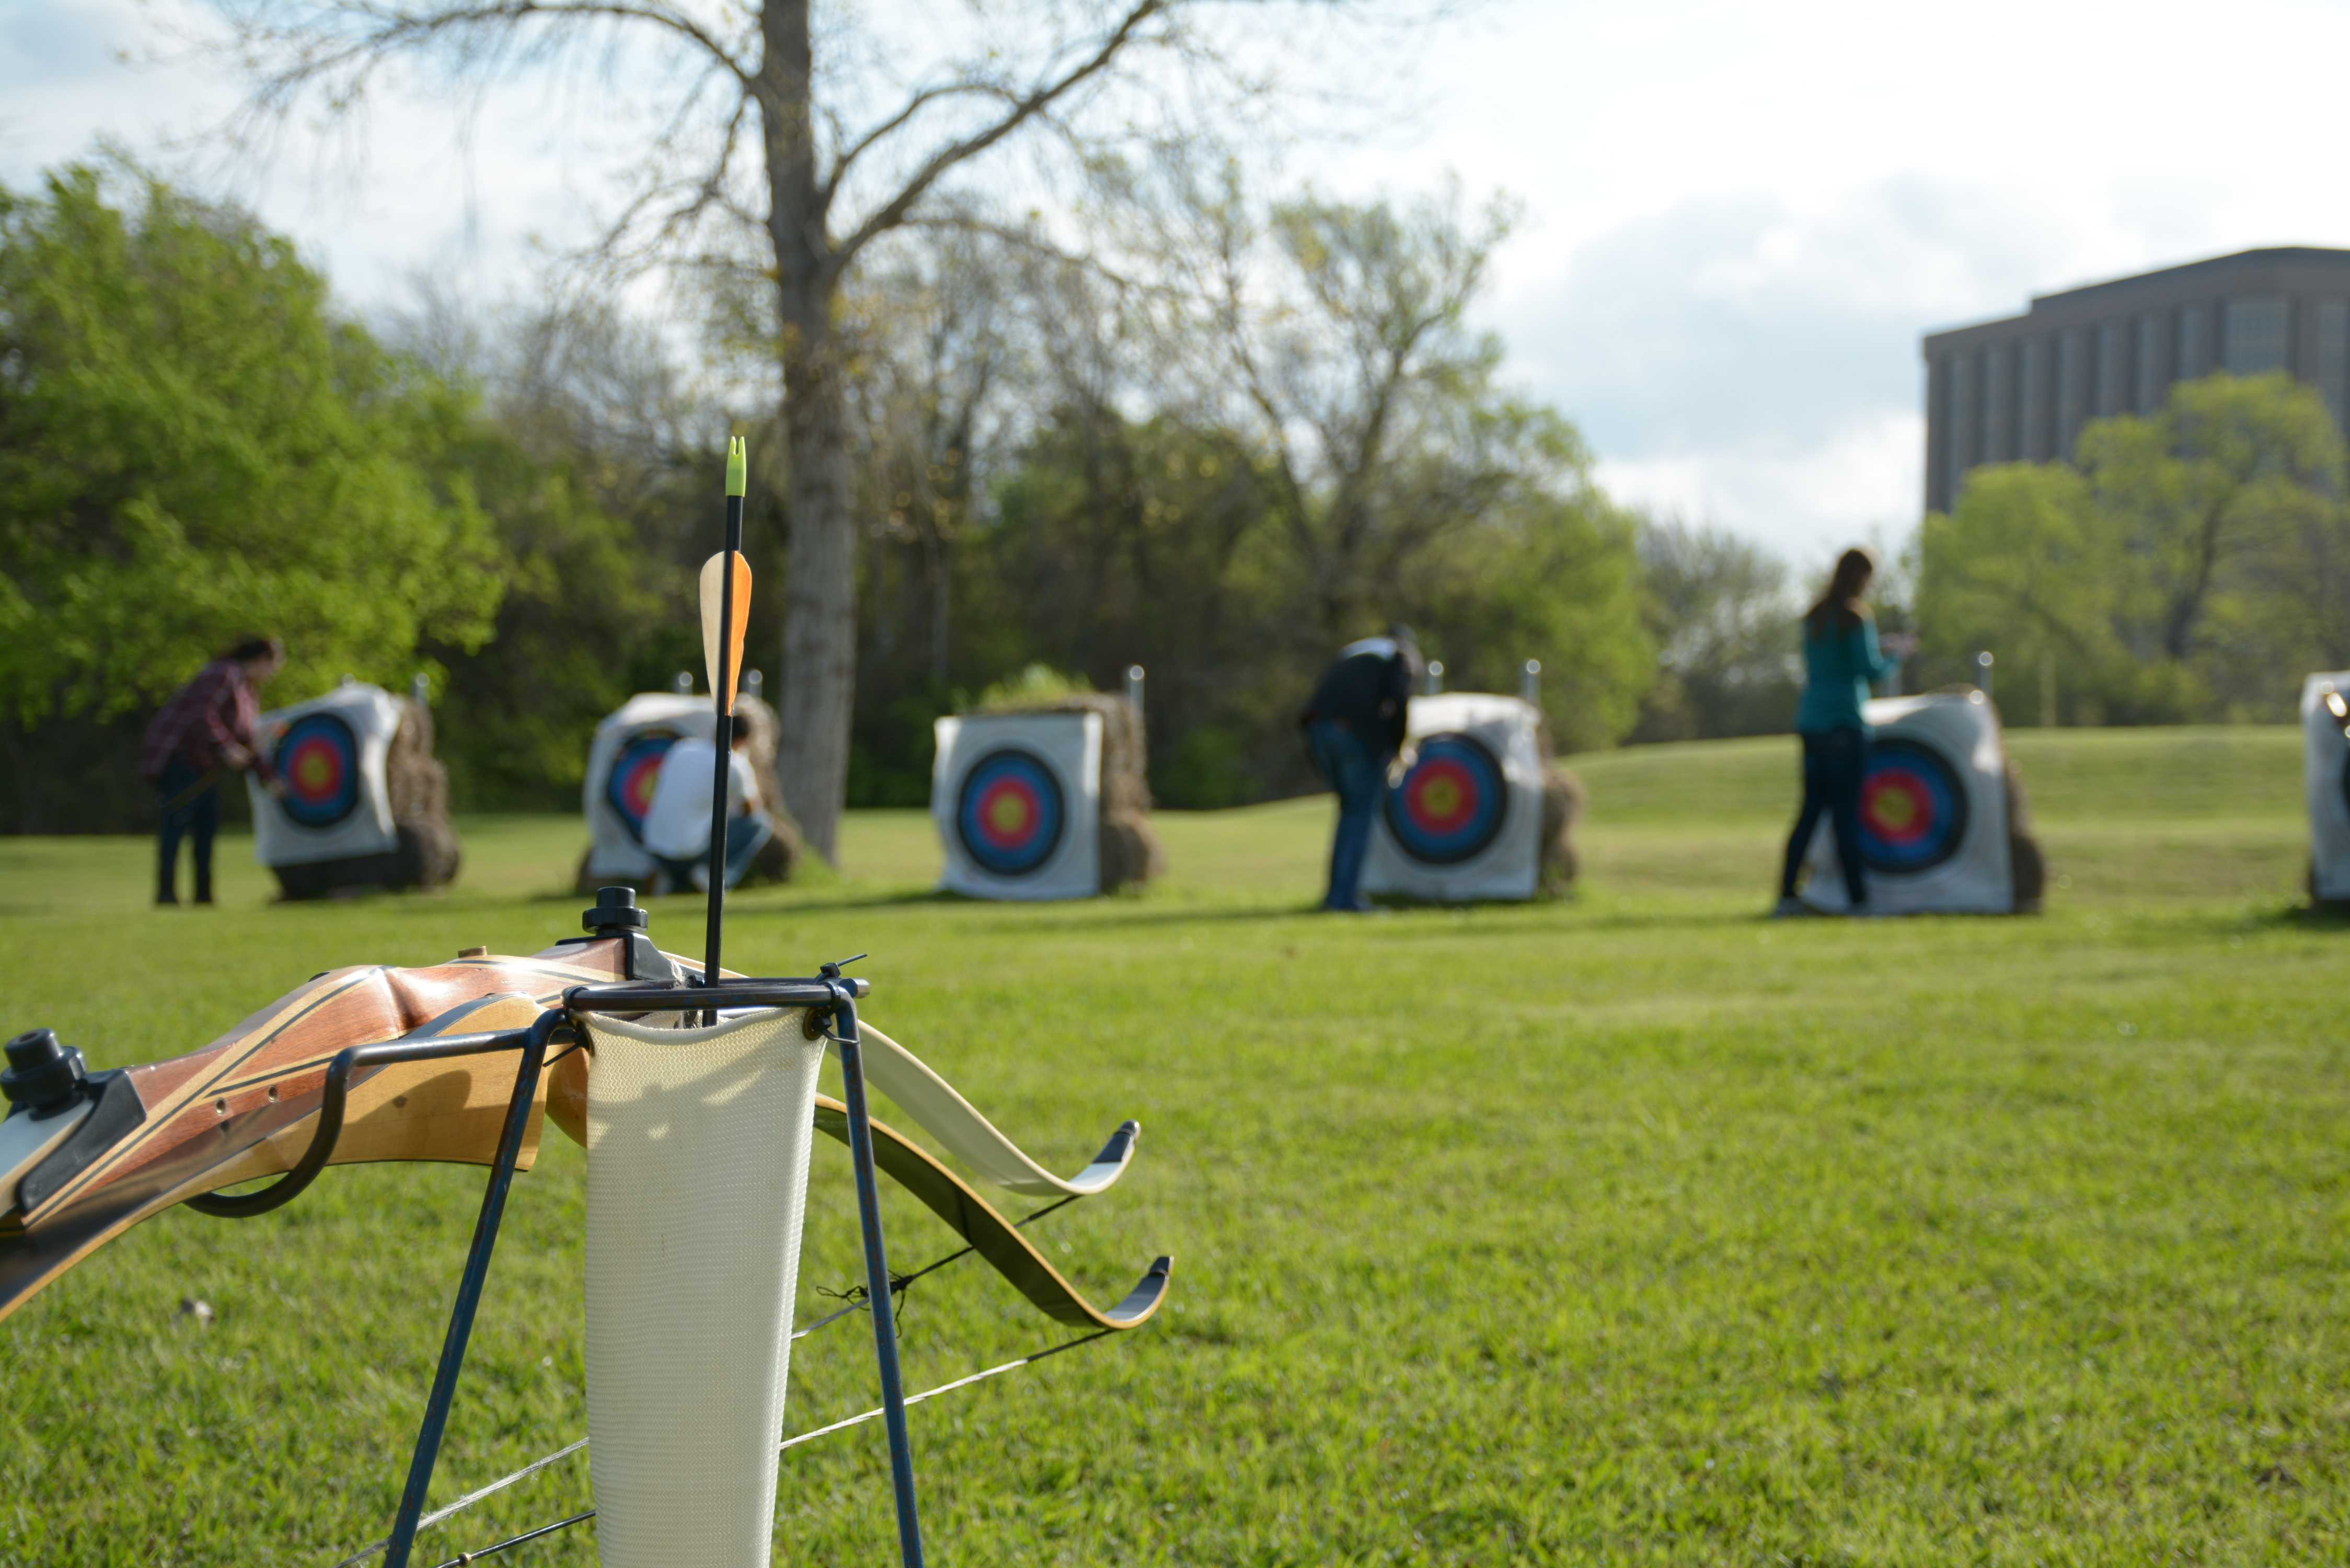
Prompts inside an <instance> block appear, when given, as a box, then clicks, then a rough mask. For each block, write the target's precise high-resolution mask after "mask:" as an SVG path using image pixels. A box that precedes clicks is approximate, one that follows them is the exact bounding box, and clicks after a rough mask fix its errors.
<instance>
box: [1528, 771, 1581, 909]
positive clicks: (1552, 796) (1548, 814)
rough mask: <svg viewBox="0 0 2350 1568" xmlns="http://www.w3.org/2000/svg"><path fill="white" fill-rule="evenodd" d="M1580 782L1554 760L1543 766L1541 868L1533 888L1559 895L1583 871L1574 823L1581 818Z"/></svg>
mask: <svg viewBox="0 0 2350 1568" xmlns="http://www.w3.org/2000/svg"><path fill="white" fill-rule="evenodd" d="M1583 800H1584V795H1583V781H1582V780H1581V779H1578V778H1576V777H1575V775H1574V774H1571V773H1569V772H1568V771H1567V770H1566V768H1565V766H1564V765H1562V764H1560V763H1553V762H1545V763H1544V765H1543V809H1542V870H1541V874H1540V876H1539V877H1537V878H1536V881H1535V888H1536V889H1537V890H1538V891H1539V892H1541V894H1542V895H1543V896H1544V898H1558V897H1560V896H1562V895H1564V894H1565V893H1567V892H1569V891H1571V890H1572V889H1573V888H1574V887H1575V877H1576V876H1577V875H1578V874H1579V873H1580V872H1581V871H1582V869H1583V863H1582V860H1581V857H1578V856H1577V855H1576V854H1575V824H1576V823H1577V822H1579V821H1581V820H1582V817H1583Z"/></svg>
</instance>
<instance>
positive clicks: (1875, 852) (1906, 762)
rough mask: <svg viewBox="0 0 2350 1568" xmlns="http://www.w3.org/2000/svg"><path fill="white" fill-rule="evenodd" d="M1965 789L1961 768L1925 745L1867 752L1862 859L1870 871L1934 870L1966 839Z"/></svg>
mask: <svg viewBox="0 0 2350 1568" xmlns="http://www.w3.org/2000/svg"><path fill="white" fill-rule="evenodd" d="M1967 815H1968V806H1967V788H1966V784H1965V781H1964V780H1962V779H1961V778H1960V776H1959V771H1958V769H1957V768H1955V767H1953V766H1951V765H1950V759H1949V758H1948V757H1945V756H1944V755H1943V754H1942V753H1940V752H1939V751H1937V750H1936V749H1935V748H1934V747H1932V746H1929V745H1927V744H1925V743H1924V742H1919V741H1912V740H1906V739H1900V738H1896V739H1893V740H1889V741H1877V742H1872V743H1871V744H1870V746H1869V748H1868V768H1867V771H1866V773H1865V774H1863V775H1862V778H1861V784H1860V858H1861V863H1862V864H1863V865H1865V866H1866V867H1868V869H1869V870H1871V871H1877V872H1884V873H1887V874H1892V875H1901V874H1904V873H1915V872H1918V871H1930V870H1932V869H1933V868H1934V867H1937V866H1939V865H1940V864H1942V862H1944V861H1945V860H1948V859H1949V858H1950V857H1951V856H1953V855H1956V854H1957V853H1958V852H1959V847H1960V845H1962V844H1964V843H1965V842H1966V837H1967Z"/></svg>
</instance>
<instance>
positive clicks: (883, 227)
mask: <svg viewBox="0 0 2350 1568" xmlns="http://www.w3.org/2000/svg"><path fill="white" fill-rule="evenodd" d="M1170 3H1171V0H1139V4H1138V5H1135V6H1134V7H1133V8H1132V9H1131V10H1129V11H1128V13H1127V14H1126V16H1124V17H1123V18H1122V19H1121V20H1120V21H1119V22H1118V26H1116V27H1114V28H1112V29H1111V30H1110V34H1109V36H1108V37H1107V38H1106V39H1104V40H1103V41H1102V45H1101V47H1100V48H1098V49H1097V50H1096V51H1095V52H1094V53H1093V54H1092V55H1091V56H1090V57H1087V59H1085V60H1084V61H1082V62H1080V63H1079V64H1077V65H1076V66H1074V67H1071V68H1070V69H1069V70H1067V71H1066V72H1064V73H1063V74H1062V75H1061V76H1060V77H1059V78H1057V79H1055V80H1054V81H1051V82H1048V83H1046V84H1045V85H1044V86H1042V87H1039V88H1035V89H1034V90H1033V91H1031V92H1029V93H1027V94H1026V95H1025V96H1024V97H1022V98H1019V99H1014V102H1013V105H1012V108H1011V109H1010V111H1009V112H1008V113H1006V114H1005V115H1004V116H1003V119H999V120H997V121H996V122H995V123H994V124H993V125H991V126H989V127H988V128H987V129H986V130H980V131H975V132H973V133H972V135H970V136H966V137H964V138H962V140H959V141H953V142H950V143H949V144H948V145H946V146H945V147H942V148H941V149H940V150H939V151H937V152H936V153H934V154H932V155H931V158H930V160H929V161H927V162H925V163H924V164H923V165H922V166H921V167H920V169H917V170H916V171H914V172H913V175H912V176H911V177H910V179H908V180H907V182H906V183H905V185H904V187H903V188H902V189H900V190H899V192H898V193H897V194H896V195H895V196H892V197H891V198H890V199H889V201H888V202H884V203H882V205H881V206H880V207H879V209H878V210H876V211H875V212H874V213H873V214H872V215H871V216H870V217H868V218H867V219H866V220H865V222H864V223H860V224H858V228H857V232H856V233H854V234H850V235H849V236H848V238H847V239H846V240H844V241H843V242H841V244H840V247H839V249H838V251H837V256H838V258H839V264H840V265H847V263H848V261H849V259H850V258H851V257H853V256H855V255H856V254H857V253H858V251H860V250H863V249H864V248H865V247H866V246H867V245H868V244H871V243H872V242H873V240H874V238H875V237H876V236H878V235H879V234H886V233H888V232H889V230H891V229H893V228H896V227H897V226H898V225H899V223H903V222H904V221H905V218H906V214H907V213H909V212H910V211H911V210H912V208H913V205H914V203H915V202H919V201H920V200H921V199H922V197H923V196H924V195H926V194H928V193H929V192H930V189H931V186H933V185H935V184H937V183H938V182H939V180H940V179H941V177H942V176H943V175H945V174H946V172H947V171H949V170H951V169H952V168H954V167H955V166H956V165H957V164H959V163H962V162H963V161H966V160H969V159H971V158H973V157H976V156H977V155H978V154H980V153H982V152H984V151H987V150H988V149H989V148H991V147H993V146H994V145H995V144H996V143H997V142H999V141H1001V140H1003V139H1004V138H1005V137H1007V136H1009V135H1011V134H1012V133H1013V132H1014V131H1015V130H1019V129H1020V127H1021V126H1022V125H1024V124H1025V123H1026V122H1027V121H1028V120H1029V119H1032V118H1034V117H1035V115H1036V114H1038V113H1039V112H1041V111H1042V110H1044V109H1048V108H1050V107H1051V106H1052V105H1053V104H1054V103H1055V102H1057V101H1058V100H1060V99H1063V98H1065V97H1066V96H1067V95H1068V94H1069V93H1071V92H1074V91H1075V90H1076V88H1079V87H1080V86H1082V85H1084V84H1085V83H1086V82H1087V81H1089V80H1091V79H1092V78H1095V77H1097V76H1098V75H1100V74H1101V73H1102V72H1103V71H1105V70H1107V69H1108V68H1109V65H1110V62H1111V61H1113V60H1115V59H1116V58H1118V55H1119V54H1120V53H1122V52H1123V51H1124V50H1125V48H1126V47H1127V46H1128V44H1129V43H1130V42H1132V41H1133V39H1134V37H1135V36H1136V35H1137V34H1138V33H1139V32H1140V31H1141V29H1142V27H1143V26H1144V25H1145V24H1146V23H1148V22H1149V21H1150V20H1152V19H1153V18H1154V17H1156V16H1159V15H1160V14H1162V13H1163V12H1165V11H1166V10H1167V9H1168V7H1169V5H1170Z"/></svg>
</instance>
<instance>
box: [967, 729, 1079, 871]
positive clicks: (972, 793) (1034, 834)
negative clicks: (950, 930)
mask: <svg viewBox="0 0 2350 1568" xmlns="http://www.w3.org/2000/svg"><path fill="white" fill-rule="evenodd" d="M937 733H938V761H937V763H936V764H935V765H934V767H933V769H932V772H931V819H932V821H933V822H934V823H935V824H936V825H937V826H938V830H939V841H940V844H941V846H942V847H943V848H944V850H945V852H946V866H945V869H944V871H943V873H942V874H941V877H940V879H939V885H940V886H941V888H945V889H947V890H948V891H950V892H955V893H964V894H968V895H970V896H971V897H972V898H1091V897H1093V896H1094V895H1095V894H1097V893H1098V892H1100V891H1101V841H1100V823H1101V715H1100V714H1098V713H983V714H972V715H964V716H961V717H956V718H947V719H941V720H940V721H938V725H937Z"/></svg>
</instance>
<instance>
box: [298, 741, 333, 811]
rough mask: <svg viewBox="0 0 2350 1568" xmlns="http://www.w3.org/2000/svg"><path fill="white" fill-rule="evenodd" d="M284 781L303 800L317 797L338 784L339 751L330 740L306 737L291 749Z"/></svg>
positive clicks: (328, 792) (319, 797)
mask: <svg viewBox="0 0 2350 1568" xmlns="http://www.w3.org/2000/svg"><path fill="white" fill-rule="evenodd" d="M286 781H287V783H288V784H291V785H292V786H293V789H294V792H295V793H296V794H299V795H301V796H302V797H303V798H304V799H306V800H318V799H322V798H324V797H326V796H328V795H330V794H334V793H335V791H337V790H338V789H339V788H341V787H342V783H343V754H342V753H341V752H340V751H339V750H338V749H337V748H336V746H335V743H334V742H331V741H324V740H308V741H303V742H298V743H297V744H296V746H295V748H294V755H293V758H292V759H291V765H290V766H288V767H287V768H286Z"/></svg>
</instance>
